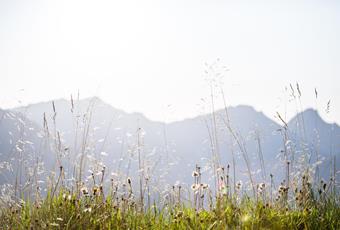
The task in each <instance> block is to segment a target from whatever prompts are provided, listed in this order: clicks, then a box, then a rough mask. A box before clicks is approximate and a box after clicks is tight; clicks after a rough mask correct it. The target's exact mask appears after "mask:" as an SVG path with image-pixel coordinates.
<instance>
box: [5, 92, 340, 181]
mask: <svg viewBox="0 0 340 230" xmlns="http://www.w3.org/2000/svg"><path fill="white" fill-rule="evenodd" d="M53 104H54V106H53ZM53 104H52V102H51V101H49V102H42V103H37V104H32V105H28V106H25V107H19V108H16V109H13V110H12V111H1V112H2V113H9V114H16V117H15V118H13V120H12V121H11V122H10V123H9V121H8V119H5V120H4V119H2V121H1V123H0V126H1V129H0V130H1V133H0V141H1V142H3V143H8V144H6V145H1V147H0V152H1V153H3V154H4V153H5V154H7V155H6V156H8V155H10V154H11V151H10V149H11V148H13V143H10V142H9V140H10V139H11V137H10V136H8V135H7V134H6V133H9V132H13V130H15V129H16V128H15V125H14V124H15V123H18V121H19V119H26V120H27V121H28V122H29V124H30V126H34V129H33V130H30V132H27V133H26V137H25V138H27V139H32V141H31V142H32V143H33V144H32V145H34V146H35V145H41V143H44V141H43V139H44V138H41V137H40V139H39V135H38V133H44V129H46V127H45V126H46V125H45V126H44V123H43V121H44V116H45V119H46V121H47V122H46V123H47V127H48V129H49V132H50V133H51V136H52V137H53V136H54V139H56V137H57V136H59V139H60V142H61V143H62V150H60V147H59V152H60V154H61V155H63V157H62V159H63V160H62V161H63V162H61V164H63V166H64V167H65V168H68V169H72V167H73V165H74V162H79V156H80V155H81V154H82V153H84V152H86V156H87V158H88V159H87V161H86V164H88V165H90V166H88V169H89V170H91V171H95V170H96V168H97V169H98V170H99V168H100V167H102V166H104V165H105V167H106V169H107V170H108V171H109V172H117V173H118V169H119V171H120V172H122V173H123V174H124V175H125V176H127V175H129V176H134V175H137V174H138V161H137V155H138V152H139V153H140V154H141V155H142V159H143V166H144V167H143V168H144V170H146V171H147V172H145V173H147V174H150V175H157V177H159V178H160V179H159V181H158V183H162V181H164V183H165V181H166V182H167V183H170V184H173V183H176V182H177V181H180V182H184V183H187V184H190V183H192V180H193V179H192V177H191V172H192V171H193V169H194V167H195V164H198V165H200V166H202V167H203V171H204V172H205V173H203V180H205V181H207V182H209V183H212V179H211V178H212V177H211V176H212V175H211V172H210V169H209V161H210V159H212V147H211V135H212V130H213V129H214V128H215V126H214V124H213V119H212V116H211V114H206V115H201V116H197V117H194V118H190V119H185V120H182V121H177V122H172V123H162V122H155V121H151V120H149V119H147V118H146V117H145V116H144V115H142V114H140V113H126V112H124V111H122V110H118V109H115V108H113V107H112V106H111V105H109V104H107V103H105V102H103V101H102V100H101V99H99V98H97V97H93V98H87V99H83V100H75V101H73V102H71V101H68V100H65V99H58V100H55V101H53ZM54 110H55V111H54ZM44 114H45V115H44ZM0 115H1V114H0ZM6 117H7V115H6ZM228 118H229V121H230V123H229V124H230V127H231V128H232V130H233V132H234V133H235V134H237V137H238V138H239V141H240V142H242V145H243V146H244V149H245V150H246V152H247V155H248V157H249V162H250V169H251V171H252V173H253V175H254V178H255V180H256V181H257V182H259V181H263V180H268V176H269V174H273V175H274V176H275V177H276V180H277V181H280V180H282V179H284V175H285V171H284V164H285V163H284V157H283V156H282V155H283V152H284V151H283V150H284V149H285V148H284V145H286V147H287V149H288V150H287V151H288V155H289V157H295V158H294V159H298V158H299V157H301V156H302V155H307V156H308V157H309V158H308V161H309V163H311V164H313V163H315V162H316V163H318V161H322V163H321V164H320V166H318V167H319V169H318V170H319V173H320V177H323V178H329V176H330V167H329V166H330V164H331V159H332V156H333V155H336V154H337V152H336V149H339V147H340V146H339V142H338V140H339V138H340V127H339V126H338V125H337V124H328V123H326V122H324V121H323V120H322V118H321V117H320V116H319V114H318V113H317V111H315V110H312V109H307V110H306V111H304V112H302V113H299V114H297V115H296V116H295V117H294V118H293V119H291V120H290V121H289V122H287V126H288V129H287V131H286V133H287V136H288V137H289V142H288V141H287V140H286V143H285V140H284V138H283V135H282V132H283V130H284V128H283V127H282V126H281V125H279V124H278V123H277V122H275V121H273V120H271V119H270V118H268V117H267V116H265V115H264V114H263V113H262V112H258V111H256V110H255V109H254V108H253V107H251V106H245V105H240V106H235V107H229V108H228ZM215 120H216V137H217V140H218V142H217V143H218V146H217V147H218V148H217V147H216V146H215V148H214V151H215V152H217V151H218V154H219V156H220V162H221V164H222V165H223V166H224V167H227V165H228V164H229V165H230V167H231V169H232V170H233V166H234V164H233V162H234V163H235V171H236V175H237V176H236V178H235V180H247V173H246V172H247V168H246V164H245V161H244V157H243V155H242V152H241V151H240V146H239V145H238V144H237V141H236V140H235V139H234V138H233V136H232V135H231V134H230V132H229V129H228V128H227V126H226V122H227V115H226V111H225V110H218V111H216V112H215ZM54 121H55V122H54ZM45 131H46V130H45ZM45 133H46V132H45ZM16 135H18V134H17V133H16ZM40 136H41V135H40ZM33 137H34V138H33ZM36 137H37V138H36ZM138 142H139V144H138ZM84 144H85V145H86V149H82V146H83V145H84ZM56 145H57V144H55V146H56ZM55 146H54V147H53V144H50V146H49V147H48V148H46V149H45V150H44V151H40V153H41V154H42V155H43V157H42V159H45V165H46V166H47V167H48V168H49V169H51V168H52V169H53V167H54V169H55V167H56V166H55V164H54V163H52V162H54V161H55V160H56V156H54V155H53V152H54V151H53V150H55ZM35 148H36V146H35ZM293 150H294V151H293ZM289 151H290V152H294V154H295V155H294V156H293V155H292V154H291V153H290V152H289ZM232 153H234V156H235V159H234V160H233V157H232V156H233V154H232ZM44 155H48V156H49V157H47V156H45V157H44ZM261 155H262V157H263V163H264V164H263V165H262V166H263V167H262V166H261V161H260V160H259V159H260V157H261ZM3 159H4V155H1V161H3ZM339 163H340V162H339V157H338V158H337V165H338V164H339ZM296 167H298V165H296ZM261 168H263V169H262V171H260V170H259V169H261ZM263 170H264V171H265V174H264V172H263ZM69 171H72V170H69ZM85 174H86V175H84V176H88V171H86V173H85Z"/></svg>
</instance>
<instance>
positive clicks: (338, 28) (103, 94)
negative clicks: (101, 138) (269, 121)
mask: <svg viewBox="0 0 340 230" xmlns="http://www.w3.org/2000/svg"><path fill="white" fill-rule="evenodd" d="M339 41H340V3H339V2H338V1H325V0H323V1H256V2H255V1H221V0H215V1H213V0H209V1H202V0H181V1H174V0H171V1H170V0H169V1H129V0H124V1H84V0H82V1H70V0H67V1H66V0H65V1H61V0H58V1H45V0H44V1H16V0H8V1H4V0H2V1H0V91H1V94H0V107H1V108H12V107H16V106H19V105H27V104H30V103H35V102H40V101H48V100H51V99H55V98H69V97H70V94H73V95H76V94H77V92H78V90H79V92H80V96H81V97H82V98H84V97H89V96H99V97H100V98H102V99H103V100H104V101H106V102H108V103H109V104H111V105H112V106H114V107H116V108H119V109H123V110H125V111H128V112H132V111H138V112H142V113H144V114H145V115H146V116H147V117H148V118H150V119H153V120H159V121H164V120H166V121H171V120H180V119H184V118H187V117H191V116H195V115H198V114H199V113H200V108H201V106H202V103H203V102H202V100H201V98H204V97H207V96H209V83H208V82H207V81H206V80H205V78H206V76H205V74H204V73H205V72H204V71H205V63H209V64H211V63H214V62H215V60H216V59H219V60H220V61H219V63H220V66H226V67H227V68H228V69H229V71H227V72H226V75H225V78H224V85H223V87H224V91H225V94H226V96H227V98H228V104H230V105H238V104H248V105H252V106H254V107H255V108H256V109H257V110H261V111H264V112H265V114H267V115H268V116H270V117H273V116H274V114H275V112H276V111H284V110H285V107H286V106H287V107H288V115H287V116H288V117H291V116H292V114H293V113H294V112H295V108H296V107H295V105H290V104H289V103H288V105H286V103H285V101H286V99H285V97H284V88H285V87H286V86H289V83H292V84H293V85H294V86H295V84H296V82H299V84H300V87H301V90H302V94H303V95H302V98H301V100H302V105H303V107H304V108H307V107H318V109H319V110H320V113H321V115H322V116H323V118H324V119H326V120H328V121H336V122H338V123H340V107H339V106H338V105H339V104H340V94H339V93H338V92H339V90H340V45H339ZM315 87H316V88H317V91H318V99H317V100H315V95H314V88H315ZM329 100H331V112H330V113H329V114H326V112H325V108H326V104H327V102H328V101H329ZM169 105H170V106H169ZM221 106H222V104H221V103H220V102H217V108H219V107H221ZM289 114H290V115H289Z"/></svg>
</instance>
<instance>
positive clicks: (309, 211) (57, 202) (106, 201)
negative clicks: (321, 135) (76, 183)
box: [0, 191, 340, 229]
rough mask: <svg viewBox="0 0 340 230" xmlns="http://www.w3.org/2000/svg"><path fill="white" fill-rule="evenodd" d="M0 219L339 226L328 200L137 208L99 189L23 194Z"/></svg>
mask: <svg viewBox="0 0 340 230" xmlns="http://www.w3.org/2000/svg"><path fill="white" fill-rule="evenodd" d="M69 195H70V196H69ZM0 224H1V227H0V228H4V229H228V228H230V229H235V228H241V229H340V208H339V206H337V205H336V204H335V203H334V202H332V201H330V200H329V201H327V202H323V203H315V204H313V205H312V206H310V207H305V208H289V207H279V206H277V205H275V204H272V205H270V204H263V203H262V202H261V201H258V202H254V201H253V199H250V198H248V197H244V198H243V199H242V201H241V202H237V201H236V200H235V199H227V198H226V197H223V196H222V197H221V198H219V199H217V202H216V203H215V205H214V207H213V208H212V209H211V210H210V209H204V208H201V210H199V211H197V210H195V209H193V208H190V207H185V206H184V204H176V205H174V206H173V208H171V209H170V208H169V207H167V206H164V207H162V208H160V207H155V206H151V207H150V208H149V209H148V210H141V209H140V207H139V205H137V204H136V203H135V202H134V201H129V200H121V201H118V203H117V200H116V201H113V199H112V197H111V196H109V197H106V198H104V196H103V195H96V196H93V195H91V196H83V195H81V196H80V197H79V198H77V197H76V195H74V194H73V195H71V194H69V193H67V192H65V193H64V192H63V191H60V193H59V194H58V195H57V196H55V197H53V198H51V197H50V196H47V197H46V198H45V199H44V200H42V201H41V202H40V203H39V204H38V203H31V202H30V201H29V200H27V201H26V202H24V203H23V204H22V205H21V206H17V207H8V208H6V209H3V211H2V213H1V217H0Z"/></svg>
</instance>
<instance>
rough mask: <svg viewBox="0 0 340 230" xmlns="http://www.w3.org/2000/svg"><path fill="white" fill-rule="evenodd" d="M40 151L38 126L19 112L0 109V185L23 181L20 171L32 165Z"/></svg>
mask: <svg viewBox="0 0 340 230" xmlns="http://www.w3.org/2000/svg"><path fill="white" fill-rule="evenodd" d="M40 151H41V128H40V127H39V125H37V124H35V123H34V122H32V121H31V120H29V119H27V118H26V117H25V116H23V115H22V114H21V113H19V112H14V111H8V110H2V109H0V183H1V184H3V183H7V182H13V180H14V179H15V178H17V179H18V180H23V181H24V180H25V179H24V177H25V175H24V174H25V172H24V171H21V170H22V169H24V168H28V166H29V165H32V164H33V162H34V161H35V156H37V155H38V153H39V152H40ZM19 166H20V167H19ZM19 168H20V170H19Z"/></svg>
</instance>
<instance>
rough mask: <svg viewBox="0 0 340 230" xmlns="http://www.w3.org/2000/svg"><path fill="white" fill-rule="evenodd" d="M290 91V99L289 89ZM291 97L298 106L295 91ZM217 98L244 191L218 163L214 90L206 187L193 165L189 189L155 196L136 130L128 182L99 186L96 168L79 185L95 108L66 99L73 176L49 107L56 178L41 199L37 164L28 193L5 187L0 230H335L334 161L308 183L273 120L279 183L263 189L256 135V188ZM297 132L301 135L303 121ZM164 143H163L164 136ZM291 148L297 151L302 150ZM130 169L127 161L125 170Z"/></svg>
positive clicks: (338, 222) (241, 144) (119, 177)
mask: <svg viewBox="0 0 340 230" xmlns="http://www.w3.org/2000/svg"><path fill="white" fill-rule="evenodd" d="M212 89H213V87H212ZM291 89H292V95H293V96H294V95H295V94H294V93H295V91H294V89H293V87H292V86H291ZM297 92H298V95H299V98H298V99H299V100H300V97H301V91H300V88H299V86H297ZM221 95H222V97H223V102H224V105H225V118H224V119H222V120H223V125H224V128H225V129H226V130H227V132H228V135H229V138H230V143H231V150H232V151H231V152H232V154H234V153H233V151H234V150H233V146H235V147H236V148H238V150H239V152H240V154H241V157H242V159H243V160H244V162H245V165H246V168H247V175H248V177H249V181H248V182H246V183H245V185H242V183H240V182H236V175H235V174H236V172H235V168H236V166H235V159H234V155H233V162H232V165H231V167H230V165H229V164H228V165H227V167H226V168H224V167H223V166H222V163H221V162H220V161H221V160H220V152H219V140H218V133H217V130H218V129H219V127H217V126H218V123H217V122H216V114H215V113H214V105H213V104H214V92H213V90H212V92H211V101H212V116H211V120H210V121H209V120H205V123H206V126H207V131H208V134H209V139H210V146H211V160H212V161H211V170H213V172H212V175H213V177H214V178H213V180H212V181H213V184H211V185H208V184H205V183H204V182H203V181H202V173H203V172H204V170H202V169H201V167H200V166H198V165H196V167H195V169H194V171H193V173H192V177H193V182H194V183H193V185H192V186H191V188H189V189H186V188H185V187H184V186H183V184H178V185H169V188H168V189H165V191H160V189H161V188H158V184H152V183H155V182H154V181H153V180H152V179H153V178H154V177H156V176H157V175H151V174H149V173H148V171H149V168H150V166H148V165H146V163H145V158H144V156H143V151H142V135H141V131H142V130H141V128H138V129H137V136H136V137H137V138H136V139H137V141H136V142H137V143H136V146H132V149H134V150H133V151H135V152H136V157H137V158H138V159H137V163H138V165H137V167H136V169H137V170H138V172H137V173H136V175H135V177H134V178H130V177H129V174H124V173H122V172H121V171H120V166H119V167H118V169H117V171H115V172H116V173H114V174H115V175H116V176H115V177H113V176H112V178H110V181H109V182H108V181H107V180H105V176H107V175H108V172H105V171H106V170H107V171H108V169H106V168H105V166H102V164H98V165H95V168H97V169H98V168H100V167H102V168H100V169H99V171H98V170H97V171H98V172H99V173H98V172H96V173H94V172H92V174H91V176H90V177H89V178H87V179H84V176H85V175H84V174H85V170H86V169H88V168H89V167H88V165H87V164H88V161H87V158H86V156H87V154H89V152H88V151H89V149H93V148H90V147H91V146H90V145H91V144H90V143H91V141H90V140H89V136H90V124H91V117H92V110H93V107H94V102H91V103H90V105H89V109H88V110H87V111H86V113H85V114H82V116H80V115H79V114H77V112H76V111H77V107H76V103H75V102H74V101H73V98H72V97H71V111H72V114H73V116H74V121H75V124H74V127H76V128H75V132H74V133H75V139H74V142H75V143H74V147H73V153H76V152H79V151H80V153H81V154H80V156H79V158H77V159H76V161H75V163H74V165H71V166H72V167H73V169H68V170H67V169H65V168H64V167H63V165H62V162H63V160H64V161H65V159H63V157H64V156H63V151H64V149H65V147H64V146H63V143H62V140H61V138H60V133H59V131H58V126H57V122H56V116H57V112H56V106H55V104H54V103H52V107H53V114H54V115H53V117H52V126H51V127H49V126H48V120H47V118H46V115H45V114H44V119H43V122H44V123H43V127H44V132H45V141H46V142H47V143H49V144H50V145H51V147H52V149H53V150H54V152H55V154H56V171H55V172H54V171H53V172H49V174H50V175H49V176H48V178H47V180H46V181H47V182H48V183H47V185H46V187H44V188H45V189H46V192H41V191H42V189H43V188H41V187H40V185H39V183H38V179H39V178H38V177H39V176H38V166H37V165H39V164H38V163H39V161H38V158H37V163H36V165H32V166H31V167H32V169H33V172H34V174H32V175H34V176H31V177H29V176H28V177H27V178H28V182H26V183H28V184H29V185H30V186H29V193H28V194H27V193H25V192H23V189H22V188H23V187H24V186H23V184H24V183H23V184H18V181H21V177H20V178H19V180H18V176H17V177H16V179H15V186H13V187H10V186H9V187H8V188H9V191H11V192H7V193H8V195H6V193H4V192H1V196H0V229H202V230H203V229H204V230H205V229H340V206H339V204H340V197H339V194H338V192H339V191H338V189H337V187H336V185H337V181H336V166H335V155H334V167H333V169H332V170H331V171H332V173H331V177H330V178H329V181H328V182H327V181H323V180H315V178H319V177H315V176H316V175H314V174H315V173H314V171H313V164H312V163H306V161H305V160H303V159H305V158H304V155H305V154H306V155H308V154H307V153H305V152H303V153H302V154H301V157H302V160H299V159H297V158H296V157H295V155H296V153H295V152H293V150H291V149H290V150H288V149H287V148H286V143H288V140H289V132H288V129H289V127H288V126H287V123H286V121H285V120H284V118H283V117H282V116H281V115H280V114H279V113H278V114H277V116H278V118H279V120H280V121H281V122H282V123H283V126H282V129H280V132H281V135H282V140H283V150H282V154H283V158H284V162H283V167H282V168H283V170H284V171H285V175H286V176H285V179H284V180H283V181H282V182H281V184H280V185H279V186H278V187H276V186H275V184H274V179H273V175H272V174H270V181H266V178H268V179H269V177H268V176H267V175H266V170H265V163H264V159H263V155H262V149H261V140H260V135H259V134H258V133H256V141H257V145H258V160H259V162H260V164H259V165H260V168H261V170H262V173H263V175H262V177H263V178H262V179H263V182H261V183H258V182H256V181H255V180H254V178H253V175H252V169H251V165H250V159H249V154H248V150H247V148H246V145H245V140H244V138H243V137H242V136H241V135H240V134H239V133H238V132H237V130H236V129H234V128H233V127H232V123H231V121H230V117H229V114H228V110H227V106H226V102H225V99H224V93H223V90H221ZM294 99H296V97H295V96H294ZM78 100H79V99H78ZM296 100H297V99H296ZM79 117H82V118H83V119H79ZM299 127H300V129H301V130H300V131H301V133H303V131H304V130H303V129H304V122H303V119H301V124H300V126H299ZM105 138H106V137H105ZM164 139H165V143H167V140H166V135H165V130H164ZM23 141H24V140H21V142H23ZM232 143H234V144H232ZM298 144H301V145H302V146H303V143H297V145H298ZM78 145H79V146H78ZM166 145H167V144H166ZM166 147H167V146H166ZM122 154H123V153H122ZM24 156H25V154H23V152H20V155H19V159H21V161H22V160H23V157H24ZM167 156H168V153H167ZM21 161H20V162H21ZM130 161H131V159H130V158H129V162H128V165H129V166H128V168H129V169H130V164H131V162H130ZM99 163H100V162H99ZM293 165H294V167H293ZM92 168H94V167H92ZM231 168H232V177H231V176H230V171H231ZM16 170H17V171H18V170H19V171H20V174H19V175H20V176H21V171H22V172H24V168H23V165H21V164H20V165H18V167H17V168H16ZM189 176H190V175H188V177H189ZM13 188H14V189H13ZM134 188H137V189H134ZM164 194H166V195H165V196H164ZM19 197H20V199H19Z"/></svg>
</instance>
